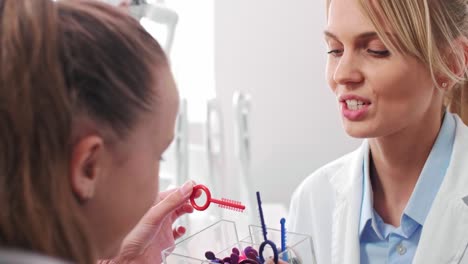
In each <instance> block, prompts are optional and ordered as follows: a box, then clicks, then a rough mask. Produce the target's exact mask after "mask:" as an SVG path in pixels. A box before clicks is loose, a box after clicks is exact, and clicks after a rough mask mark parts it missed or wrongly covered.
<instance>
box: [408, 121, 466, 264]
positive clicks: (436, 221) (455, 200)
mask: <svg viewBox="0 0 468 264" xmlns="http://www.w3.org/2000/svg"><path fill="white" fill-rule="evenodd" d="M467 150H468V128H467V127H466V126H464V125H462V122H461V121H460V119H459V118H458V117H457V132H456V135H455V144H454V149H453V153H452V158H451V161H450V165H449V167H448V169H447V174H446V175H445V178H444V181H443V182H442V185H441V187H440V190H439V192H438V194H437V196H436V198H435V200H434V202H433V204H432V207H431V210H430V212H429V214H428V216H427V219H426V221H425V223H424V226H423V230H422V234H421V238H420V241H419V245H418V249H417V251H416V255H415V257H414V260H413V263H414V264H428V263H429V264H430V263H434V264H436V263H437V264H445V263H453V264H456V263H468V252H467V251H468V249H467V246H468V202H467V201H466V200H468V198H466V197H467V196H468V162H467V160H468V152H467Z"/></svg>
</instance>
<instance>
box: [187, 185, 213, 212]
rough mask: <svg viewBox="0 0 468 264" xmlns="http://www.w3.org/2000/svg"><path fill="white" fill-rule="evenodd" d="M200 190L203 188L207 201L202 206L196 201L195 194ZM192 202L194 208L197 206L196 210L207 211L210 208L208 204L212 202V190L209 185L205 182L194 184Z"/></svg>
mask: <svg viewBox="0 0 468 264" xmlns="http://www.w3.org/2000/svg"><path fill="white" fill-rule="evenodd" d="M198 190H202V191H203V192H204V193H205V194H206V202H205V204H203V205H201V206H200V205H198V204H197V203H196V202H195V195H196V194H197V191H198ZM190 203H191V204H192V206H193V208H195V209H196V210H198V211H205V210H206V209H207V208H208V206H210V203H211V193H210V190H208V187H206V186H205V185H203V184H198V185H195V186H193V191H192V195H191V196H190Z"/></svg>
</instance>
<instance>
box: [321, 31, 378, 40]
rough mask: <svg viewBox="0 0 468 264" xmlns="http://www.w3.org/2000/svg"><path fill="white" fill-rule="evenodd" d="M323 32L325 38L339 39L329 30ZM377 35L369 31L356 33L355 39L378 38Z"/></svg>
mask: <svg viewBox="0 0 468 264" xmlns="http://www.w3.org/2000/svg"><path fill="white" fill-rule="evenodd" d="M324 34H325V37H327V38H332V39H335V40H339V38H338V37H337V36H336V35H335V34H333V33H331V32H330V31H327V30H325V31H324ZM378 37H379V35H378V34H377V32H375V31H369V32H363V33H361V34H359V35H357V37H356V39H357V40H363V39H371V38H378Z"/></svg>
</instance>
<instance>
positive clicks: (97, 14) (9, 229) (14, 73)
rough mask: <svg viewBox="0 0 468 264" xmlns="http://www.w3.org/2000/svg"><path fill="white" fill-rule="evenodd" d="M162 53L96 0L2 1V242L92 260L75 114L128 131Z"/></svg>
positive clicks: (146, 101)
mask: <svg viewBox="0 0 468 264" xmlns="http://www.w3.org/2000/svg"><path fill="white" fill-rule="evenodd" d="M163 67H167V60H166V57H165V55H164V52H163V51H162V49H161V47H160V46H159V44H158V43H157V42H156V41H155V40H154V39H153V38H152V37H151V36H150V35H149V34H148V33H147V32H146V31H145V30H144V29H143V28H142V27H141V25H140V23H139V22H138V21H136V20H135V19H133V18H131V17H130V16H128V15H126V14H124V13H123V12H121V11H120V10H118V9H116V8H113V7H111V6H110V5H106V4H103V3H99V1H91V0H79V1H57V2H54V1H52V0H0V247H2V248H17V249H23V250H28V251H35V252H39V253H42V254H46V255H50V256H56V257H59V258H62V259H65V260H71V261H72V262H74V263H95V261H96V259H95V257H96V256H95V252H94V246H93V241H90V239H89V237H88V235H87V232H86V230H87V228H86V226H85V225H84V221H83V220H82V216H81V215H80V210H79V207H80V201H79V200H78V199H77V198H76V197H75V196H74V194H73V192H72V189H71V183H70V177H69V172H70V168H69V162H70V157H71V151H72V148H73V140H74V139H73V135H74V133H73V131H74V129H75V126H76V125H79V124H77V122H76V120H77V119H78V118H81V117H85V118H87V119H90V120H93V121H95V123H96V124H99V126H100V127H99V128H106V129H107V128H109V130H111V131H113V132H115V133H114V134H115V137H116V138H118V139H124V137H125V136H126V135H127V134H128V132H129V131H131V130H132V128H134V126H135V124H136V122H137V120H138V119H139V117H140V116H141V113H142V112H145V111H147V110H148V109H150V105H152V104H154V102H153V101H154V100H152V99H151V98H153V96H152V94H153V92H152V87H153V86H154V85H159V83H158V77H159V73H158V72H159V69H160V68H163Z"/></svg>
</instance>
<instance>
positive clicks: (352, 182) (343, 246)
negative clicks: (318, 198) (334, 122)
mask: <svg viewBox="0 0 468 264" xmlns="http://www.w3.org/2000/svg"><path fill="white" fill-rule="evenodd" d="M368 149H369V147H368V143H367V141H364V143H363V144H362V145H361V147H360V148H359V149H358V150H357V151H356V152H354V153H353V157H352V162H351V163H348V164H349V165H345V166H344V167H343V168H341V169H340V170H339V171H337V173H336V174H335V175H333V176H332V177H331V179H330V182H331V184H332V186H333V188H334V190H335V195H336V203H335V208H334V210H333V224H332V245H331V248H332V263H333V264H343V263H347V264H354V263H356V264H358V263H359V261H360V260H359V258H360V249H359V219H360V212H361V197H362V164H363V158H364V155H368Z"/></svg>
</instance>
